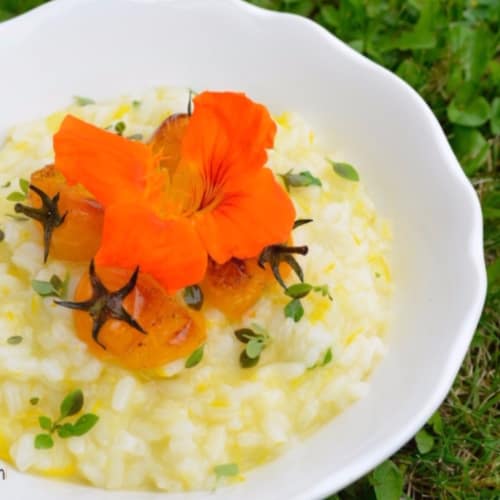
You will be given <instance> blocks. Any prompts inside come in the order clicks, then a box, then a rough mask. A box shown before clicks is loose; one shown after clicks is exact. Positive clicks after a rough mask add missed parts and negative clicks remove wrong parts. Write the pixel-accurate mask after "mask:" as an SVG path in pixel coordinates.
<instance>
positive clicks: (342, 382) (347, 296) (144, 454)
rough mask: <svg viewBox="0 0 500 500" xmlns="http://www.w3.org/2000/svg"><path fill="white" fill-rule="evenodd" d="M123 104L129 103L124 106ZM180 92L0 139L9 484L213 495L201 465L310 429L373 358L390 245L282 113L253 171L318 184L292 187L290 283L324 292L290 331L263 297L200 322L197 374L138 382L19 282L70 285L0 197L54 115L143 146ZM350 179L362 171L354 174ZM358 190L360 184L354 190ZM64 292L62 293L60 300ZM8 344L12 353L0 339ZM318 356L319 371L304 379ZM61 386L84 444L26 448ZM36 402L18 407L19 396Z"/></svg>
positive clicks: (279, 309) (0, 335) (340, 403)
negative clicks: (250, 332)
mask: <svg viewBox="0 0 500 500" xmlns="http://www.w3.org/2000/svg"><path fill="white" fill-rule="evenodd" d="M133 99H140V101H141V103H140V105H139V106H137V105H135V106H134V105H133V103H132V102H133ZM186 101H187V93H186V91H185V90H180V89H156V90H153V91H150V92H148V93H145V94H144V95H142V96H139V97H137V96H134V97H124V98H121V99H119V100H118V101H114V102H108V103H102V104H101V103H100V104H98V105H88V106H76V105H73V106H71V107H70V108H68V109H67V110H64V111H61V112H57V113H54V114H52V115H50V116H49V117H47V118H46V119H44V120H39V121H35V122H32V123H28V124H24V125H20V126H16V127H14V128H13V129H12V130H11V131H10V133H9V135H8V137H7V138H6V140H5V143H4V145H3V147H2V148H1V149H0V185H3V184H4V183H6V182H8V181H11V186H10V187H8V188H1V189H0V229H2V230H3V231H4V233H5V240H4V241H3V242H2V243H0V460H6V461H8V462H11V463H13V464H14V465H15V466H16V467H17V468H18V469H20V470H22V471H30V472H34V473H40V474H43V475H46V476H52V477H60V478H62V477H64V478H70V479H71V480H76V481H85V482H89V483H91V484H94V485H96V486H99V487H104V488H113V489H114V488H123V489H142V488H148V489H160V490H168V491H182V490H191V489H210V488H212V487H213V486H214V481H215V476H214V472H213V470H214V466H216V465H218V464H224V463H233V462H234V463H237V464H238V465H239V468H240V471H241V472H240V476H239V478H237V479H242V478H243V477H244V474H245V473H246V472H247V471H248V470H249V469H251V468H252V467H255V466H256V465H259V464H262V463H264V462H266V461H268V460H270V459H272V458H273V457H275V456H276V455H278V454H279V453H282V452H283V451H284V450H285V448H286V446H290V444H292V443H294V442H296V440H297V438H301V437H303V436H304V435H306V434H307V433H310V432H311V431H313V430H315V429H316V428H318V426H320V425H321V424H323V423H325V422H326V421H328V420H329V419H331V418H332V417H334V416H335V415H336V414H338V413H339V412H340V411H342V410H343V409H344V408H346V407H347V406H348V405H350V404H351V403H352V402H354V401H355V400H356V399H358V398H360V397H362V396H363V395H364V394H365V393H366V392H367V390H368V385H369V382H368V377H369V375H370V373H371V372H372V370H373V368H374V367H375V365H376V364H377V362H378V361H379V360H380V358H381V357H382V356H383V355H384V352H385V350H386V347H385V344H384V332H385V331H386V328H387V323H388V318H389V310H390V301H391V295H392V280H391V273H390V267H389V264H388V257H389V253H390V247H391V232H390V227H389V225H388V223H387V222H386V221H384V220H383V219H381V218H380V217H379V216H378V215H377V212H376V211H375V208H374V206H373V203H372V202H371V201H370V199H369V198H368V197H367V195H366V194H365V191H364V189H363V185H362V182H361V183H359V182H350V181H347V180H345V179H343V178H341V177H339V176H338V175H337V174H335V173H334V171H333V169H332V167H331V165H330V164H329V163H328V162H327V161H326V158H327V157H330V158H334V157H335V156H334V152H333V154H332V151H330V150H325V149H323V148H322V147H321V146H320V145H318V144H317V143H316V141H315V139H314V134H313V132H312V130H311V129H310V128H309V126H308V125H307V124H305V123H304V122H303V121H302V119H301V118H300V117H299V116H297V115H295V114H289V113H286V114H283V115H281V116H279V117H275V119H276V121H277V123H278V135H277V138H276V143H275V148H274V150H273V151H271V152H270V154H269V161H268V166H270V168H272V169H273V170H274V171H275V172H276V173H286V172H287V171H289V170H290V169H292V168H293V169H294V171H295V172H299V171H301V170H309V171H310V172H311V173H312V174H313V175H315V176H316V177H319V178H320V179H321V182H322V184H323V185H322V187H321V188H319V187H316V186H311V187H306V188H292V191H291V197H292V199H293V202H294V203H295V206H296V209H297V215H298V217H300V218H309V217H310V218H313V219H314V222H313V223H312V224H308V225H306V226H303V227H301V228H300V229H297V230H296V231H295V234H294V242H295V243H297V244H305V245H308V246H309V254H308V256H306V257H300V258H299V259H300V262H301V264H302V266H303V269H304V272H305V276H306V281H308V282H309V283H313V284H317V285H323V284H327V285H328V286H329V289H330V293H331V295H332V296H333V301H329V300H328V298H325V297H322V296H321V295H320V294H316V293H315V294H310V295H309V296H308V297H307V298H305V299H304V300H303V304H304V308H305V315H304V317H303V318H302V320H301V321H300V322H298V323H294V322H293V320H291V319H286V318H285V317H284V314H283V307H284V306H285V304H286V303H287V298H286V296H284V294H283V293H281V291H280V290H279V288H278V287H276V288H275V293H267V294H266V295H265V296H263V297H262V298H261V299H260V300H259V302H258V303H257V304H256V305H255V306H254V307H253V308H252V309H251V310H250V311H249V312H248V313H247V314H246V315H245V317H244V318H242V320H241V321H240V322H238V323H235V324H231V323H230V322H229V321H228V320H227V319H225V317H224V316H223V315H222V314H221V313H219V312H218V311H216V310H210V309H208V310H207V309H206V310H205V311H204V312H205V315H206V318H207V333H208V339H207V343H206V347H205V354H204V357H203V360H202V362H201V363H200V364H199V365H197V366H196V367H195V368H191V369H184V360H180V361H177V362H175V363H171V364H170V365H168V366H166V367H165V368H163V369H161V370H158V371H157V373H155V374H151V373H149V374H147V375H146V374H140V373H136V372H135V373H134V372H130V371H127V370H124V369H121V368H119V367H117V366H114V365H109V364H106V363H103V362H101V361H99V360H97V359H96V358H94V357H93V356H91V355H90V354H89V353H88V351H87V347H86V345H85V344H83V343H82V342H80V341H79V340H78V339H77V338H76V336H75V334H74V332H73V324H72V315H71V312H70V311H68V310H65V309H63V308H61V307H57V306H55V305H54V304H53V302H52V299H50V298H48V299H42V298H41V297H39V296H38V295H37V294H36V293H35V292H34V291H33V289H32V287H31V280H32V279H41V280H47V279H49V277H50V276H51V275H52V274H58V275H59V276H64V275H65V273H66V272H67V271H69V273H70V276H71V281H70V292H71V291H72V290H73V289H74V287H75V285H76V283H77V282H78V279H79V277H80V275H81V274H82V272H83V271H84V269H85V267H86V266H84V265H76V264H70V263H66V262H61V261H56V260H54V259H49V261H48V263H47V264H46V265H44V264H43V262H42V260H43V259H42V254H43V250H42V242H41V237H40V234H39V232H38V231H37V229H36V227H35V225H34V223H33V222H31V221H29V222H19V221H16V220H13V219H10V218H8V217H7V216H5V215H4V214H7V213H13V203H12V202H9V201H7V200H6V196H7V195H8V194H9V193H10V192H12V191H14V190H16V188H17V185H18V179H19V178H29V176H30V174H31V172H32V171H34V170H36V169H39V168H41V167H42V166H44V165H45V164H47V163H50V162H52V160H53V151H52V135H53V133H54V132H55V131H56V130H57V129H58V127H59V124H60V122H61V120H62V119H63V117H64V116H65V114H66V113H68V112H70V113H72V114H74V115H76V116H79V117H81V118H83V119H85V120H87V121H90V122H92V123H95V124H96V125H99V126H102V127H107V126H109V125H112V124H114V123H116V122H117V121H120V120H123V121H124V122H125V123H126V125H127V129H126V132H125V135H129V134H136V133H141V134H143V135H144V137H146V138H147V137H149V136H150V135H151V133H152V132H153V131H154V130H155V128H156V127H157V126H158V125H159V124H160V123H161V121H162V120H163V119H164V118H165V117H166V116H168V115H169V114H171V113H172V112H184V111H185V109H186ZM361 174H362V172H361ZM361 181H362V179H361ZM70 295H71V293H70ZM251 322H256V323H258V324H259V325H262V326H264V327H265V328H266V329H267V330H268V332H269V334H270V336H271V338H272V342H271V344H270V345H269V347H267V348H266V349H265V350H264V351H263V354H262V357H261V361H260V362H259V364H258V365H257V367H256V368H253V369H249V370H243V369H241V368H240V366H239V362H238V359H239V354H240V352H241V350H242V346H243V344H241V343H240V342H238V341H237V340H236V338H235V336H234V334H233V331H234V329H235V328H238V327H241V326H248V325H249V324H250V323H251ZM12 335H20V336H22V337H23V341H22V342H21V343H20V344H18V345H11V344H9V343H8V342H7V340H8V338H9V337H11V336H12ZM328 349H331V351H332V353H333V359H332V361H331V362H330V363H329V364H327V365H326V366H320V367H316V368H314V369H308V368H310V367H311V366H313V365H315V364H316V363H317V362H318V361H319V360H321V359H322V358H323V357H324V355H325V353H326V352H327V351H328ZM76 388H81V389H82V390H83V393H84V395H85V408H84V410H85V411H91V412H93V413H95V414H97V415H98V416H99V422H98V423H97V425H96V426H95V427H94V428H93V429H92V430H91V431H90V432H89V433H88V434H85V435H84V436H81V437H73V438H70V439H60V438H58V437H57V436H56V437H55V438H54V440H55V445H54V447H53V448H52V449H49V450H36V449H35V447H34V444H33V443H34V437H35V435H36V434H38V433H39V432H40V428H39V425H38V416H39V415H42V414H43V415H49V416H53V417H56V416H57V415H58V412H59V405H60V402H61V400H62V399H63V397H64V396H65V395H66V394H67V393H68V392H70V391H71V390H74V389H76ZM33 397H38V398H40V402H39V403H38V405H36V406H34V405H32V404H30V398H33Z"/></svg>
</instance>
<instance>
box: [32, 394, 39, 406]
mask: <svg viewBox="0 0 500 500" xmlns="http://www.w3.org/2000/svg"><path fill="white" fill-rule="evenodd" d="M39 402H40V398H38V397H36V396H35V397H34V398H30V405H32V406H36V405H37V404H38V403H39Z"/></svg>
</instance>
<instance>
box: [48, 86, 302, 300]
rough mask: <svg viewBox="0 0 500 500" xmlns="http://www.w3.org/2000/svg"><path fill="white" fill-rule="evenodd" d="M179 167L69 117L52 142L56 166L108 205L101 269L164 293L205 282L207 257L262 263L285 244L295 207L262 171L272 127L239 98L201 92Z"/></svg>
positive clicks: (142, 147)
mask: <svg viewBox="0 0 500 500" xmlns="http://www.w3.org/2000/svg"><path fill="white" fill-rule="evenodd" d="M194 104H195V108H194V112H193V115H192V116H191V118H190V120H189V124H188V126H187V128H186V132H185V135H184V137H183V139H182V144H181V155H180V161H179V163H178V165H177V166H175V167H169V168H168V169H166V168H164V167H163V168H162V167H161V166H160V158H158V157H155V155H154V154H153V152H152V149H151V146H149V145H146V144H142V143H139V142H133V141H130V140H127V139H125V138H123V137H120V136H118V135H115V134H113V133H110V132H106V131H104V130H102V129H100V128H97V127H95V126H93V125H90V124H88V123H85V122H83V121H81V120H79V119H77V118H75V117H73V116H70V115H69V116H67V117H66V118H65V119H64V121H63V123H62V125H61V128H60V130H59V131H58V132H57V134H56V135H55V136H54V149H55V164H56V168H58V169H59V170H60V171H61V172H62V173H63V174H64V176H65V177H66V179H67V181H68V182H69V183H71V184H73V183H81V184H82V185H83V186H84V187H85V188H86V189H87V190H88V191H89V192H90V193H92V194H93V195H94V196H95V198H96V199H97V200H98V201H99V202H100V203H101V204H102V205H103V206H104V208H105V215H104V227H103V237H102V243H101V246H100V248H99V250H98V253H97V255H96V263H97V264H98V265H101V266H115V267H122V268H129V269H133V268H134V267H135V266H137V265H139V266H140V268H141V270H142V271H143V272H146V273H149V274H151V275H152V276H154V277H155V278H156V279H157V280H158V281H159V282H160V283H161V284H162V285H163V286H164V287H165V288H166V289H167V290H169V291H175V290H178V289H180V288H182V287H184V286H187V285H191V284H195V283H198V282H200V281H201V280H202V279H203V276H204V275H205V272H206V268H207V258H208V256H210V257H211V258H212V259H213V260H215V261H216V262H217V263H220V264H222V263H224V262H226V261H228V260H229V259H230V258H232V257H236V258H239V259H246V258H251V257H256V256H257V255H258V254H259V253H260V252H261V251H262V249H263V248H264V247H265V246H267V245H271V244H275V243H281V242H284V241H286V240H287V239H288V237H289V235H290V231H291V230H292V226H293V222H294V219H295V210H294V207H293V204H292V202H291V200H290V198H289V197H288V195H287V193H286V192H285V190H284V189H283V188H282V187H281V186H280V185H279V184H278V183H277V182H276V180H275V177H274V175H273V173H272V172H271V170H269V169H268V168H266V167H264V164H265V162H266V160H267V153H266V149H267V148H271V147H272V146H273V143H274V136H275V134H276V125H275V124H274V122H273V120H272V119H271V117H270V115H269V113H268V111H267V109H266V108H265V107H264V106H262V105H260V104H256V103H254V102H252V101H251V100H250V99H248V98H247V97H246V96H245V95H243V94H237V93H231V92H222V93H217V92H203V93H202V94H200V95H198V96H197V97H196V98H195V99H194Z"/></svg>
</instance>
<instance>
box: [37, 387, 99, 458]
mask: <svg viewBox="0 0 500 500" xmlns="http://www.w3.org/2000/svg"><path fill="white" fill-rule="evenodd" d="M38 401H39V399H38V398H32V399H31V400H30V402H31V404H37V403H38ZM83 402H84V397H83V392H82V391H81V390H80V389H76V390H75V391H72V392H70V393H69V394H68V395H67V396H66V397H65V398H64V399H63V401H62V403H61V406H60V414H59V417H58V418H57V420H52V419H51V418H50V417H47V416H46V415H41V416H39V417H38V424H39V425H40V428H41V429H42V430H44V431H47V432H46V433H42V434H38V435H37V436H35V448H36V449H39V450H44V449H49V448H52V447H53V446H54V439H53V437H52V436H53V435H54V433H57V435H58V436H59V437H60V438H62V439H67V438H70V437H73V436H83V435H84V434H86V433H87V432H89V431H90V429H92V428H93V427H94V426H95V425H96V423H97V422H98V420H99V417H98V416H97V415H94V414H93V413H85V414H84V415H82V416H80V417H79V418H78V419H77V420H76V421H75V422H74V423H71V422H64V423H63V422H62V421H63V420H65V419H66V418H68V417H72V416H74V415H76V414H77V413H79V412H80V411H81V410H82V408H83Z"/></svg>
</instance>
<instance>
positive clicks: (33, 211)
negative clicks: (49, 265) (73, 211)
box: [14, 184, 68, 262]
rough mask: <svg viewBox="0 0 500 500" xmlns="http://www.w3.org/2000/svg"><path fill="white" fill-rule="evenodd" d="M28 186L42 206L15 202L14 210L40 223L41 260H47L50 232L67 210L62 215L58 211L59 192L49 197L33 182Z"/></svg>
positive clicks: (59, 223)
mask: <svg viewBox="0 0 500 500" xmlns="http://www.w3.org/2000/svg"><path fill="white" fill-rule="evenodd" d="M29 188H30V189H31V191H33V192H34V193H36V194H37V195H38V197H39V198H40V200H41V201H42V206H41V207H40V208H35V207H30V206H28V205H23V204H22V203H16V204H15V205H14V210H15V212H16V213H21V214H23V215H26V217H29V218H30V219H34V220H36V221H38V222H40V223H41V224H42V227H43V247H44V251H43V261H44V262H47V258H48V256H49V251H50V242H51V240H52V233H53V232H54V229H56V228H57V227H59V226H60V225H61V224H62V223H63V222H64V220H65V219H66V216H67V215H68V212H65V213H64V214H63V215H61V214H60V213H59V207H58V203H59V195H60V193H57V194H56V195H55V196H54V197H53V198H51V197H50V196H49V195H48V194H46V193H45V192H44V191H42V190H41V189H40V188H37V187H36V186H34V185H33V184H30V186H29Z"/></svg>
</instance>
